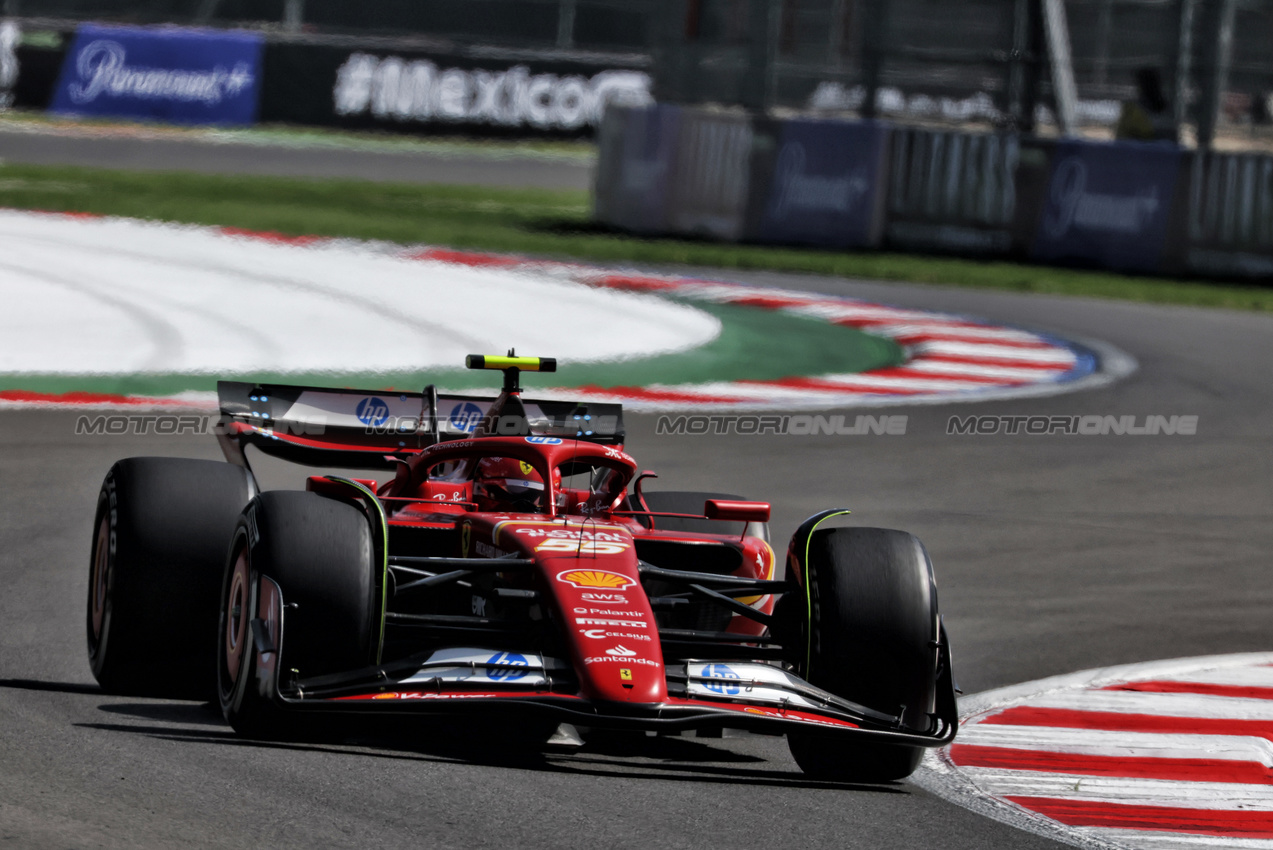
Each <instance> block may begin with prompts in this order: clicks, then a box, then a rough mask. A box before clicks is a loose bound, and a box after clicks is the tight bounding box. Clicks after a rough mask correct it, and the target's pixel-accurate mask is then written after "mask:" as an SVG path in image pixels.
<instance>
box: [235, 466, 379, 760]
mask: <svg viewBox="0 0 1273 850" xmlns="http://www.w3.org/2000/svg"><path fill="white" fill-rule="evenodd" d="M373 552H374V546H373V540H372V533H371V526H370V524H369V522H368V519H367V516H366V514H364V513H363V511H362V510H361V509H360V508H358V507H356V506H355V505H353V504H351V503H348V502H343V501H339V500H336V499H331V498H326V497H324V496H319V495H318V494H316V493H308V492H299V491H290V490H279V491H272V492H268V493H262V494H261V495H260V496H258V497H257V498H256V499H254V500H253V501H252V503H251V504H249V505H248V507H247V509H246V510H245V511H244V512H243V516H242V517H241V518H240V519H239V522H238V526H237V527H236V529H235V532H234V535H233V542H232V543H231V545H230V547H229V558H228V560H227V562H226V563H225V565H224V566H225V572H224V579H223V581H222V585H221V588H222V592H221V600H222V601H221V609H220V618H219V628H218V631H219V640H218V644H217V690H218V695H219V700H220V705H221V711H222V713H223V714H224V716H225V718H226V720H227V721H229V723H230V725H231V726H233V727H234V729H235V731H236V732H238V733H240V734H242V735H246V736H249V737H262V738H283V737H291V736H292V735H294V734H296V733H297V732H298V731H299V730H303V728H304V727H303V724H298V723H297V722H295V721H294V720H292V719H291V718H289V717H288V716H287V713H286V710H285V708H284V707H283V706H282V704H281V703H280V701H279V699H278V691H279V684H280V680H282V682H283V684H284V685H286V684H287V683H288V682H290V681H291V680H293V679H297V680H299V679H304V678H311V677H314V676H323V675H327V674H330V673H339V672H344V671H348V670H354V669H357V668H360V667H364V666H366V665H368V664H370V663H372V662H373V661H374V653H375V649H376V636H374V635H373V634H372V631H373V625H374V624H375V623H376V622H378V617H379V611H380V605H381V600H380V598H379V596H378V595H377V594H376V592H375V588H376V581H375V575H374V573H373ZM267 583H269V584H270V585H272V587H275V588H277V589H278V591H279V595H280V596H281V600H280V602H279V606H278V608H277V609H276V610H273V611H269V610H267V611H262V610H261V608H262V607H263V606H262V604H261V599H262V592H263V586H265V585H266V584H267ZM265 607H268V606H265ZM262 614H264V615H265V616H261V615H262ZM253 620H258V621H260V622H259V623H258V625H257V626H256V628H255V629H254V628H253V625H252V624H253ZM258 635H260V636H262V637H263V638H264V640H265V641H266V642H265V645H261V644H260V640H259V639H258ZM263 653H265V655H263ZM270 655H273V656H275V657H273V658H269V657H268V656H270Z"/></svg>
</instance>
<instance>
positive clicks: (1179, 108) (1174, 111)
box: [1171, 0, 1198, 139]
mask: <svg viewBox="0 0 1273 850" xmlns="http://www.w3.org/2000/svg"><path fill="white" fill-rule="evenodd" d="M1197 5H1198V3H1197V0H1179V6H1180V12H1179V14H1178V15H1177V16H1176V38H1175V42H1176V53H1175V59H1174V62H1173V63H1172V72H1173V73H1172V76H1173V77H1175V82H1174V84H1173V85H1172V92H1171V117H1172V123H1173V124H1175V128H1176V138H1177V139H1179V138H1180V125H1181V124H1183V123H1185V121H1186V119H1187V118H1188V111H1189V75H1190V74H1191V73H1192V71H1193V68H1192V62H1193V27H1194V19H1195V18H1196V17H1197V15H1196V14H1195V9H1196V8H1197Z"/></svg>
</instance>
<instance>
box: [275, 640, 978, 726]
mask: <svg viewBox="0 0 1273 850" xmlns="http://www.w3.org/2000/svg"><path fill="white" fill-rule="evenodd" d="M943 644H944V642H943ZM940 661H941V663H940V673H939V677H938V683H937V706H936V708H937V711H936V713H935V715H934V717H933V723H932V724H931V725H932V727H933V728H932V729H931V730H930V731H929V732H927V733H924V734H920V733H916V732H913V731H910V730H907V729H904V728H903V727H902V726H901V724H900V720H899V718H898V717H895V716H890V715H888V714H884V713H882V712H878V711H874V710H872V709H870V708H867V707H865V706H862V705H858V704H856V703H853V702H851V701H849V700H845V699H842V698H840V697H837V696H835V695H833V694H830V693H828V692H826V691H823V690H821V689H819V688H816V687H814V686H813V685H810V684H809V683H808V682H805V681H804V680H802V679H800V678H799V677H797V676H794V675H792V674H791V673H788V672H786V671H784V670H781V669H779V668H778V667H775V666H773V665H769V664H760V663H751V662H743V663H740V662H734V661H730V662H713V661H691V662H688V663H681V664H673V665H670V666H669V667H668V668H667V682H668V698H667V699H666V700H665V701H664V702H661V703H658V704H630V703H615V702H605V701H598V700H592V699H589V698H587V697H586V696H583V695H581V694H579V693H578V692H576V691H575V689H574V688H573V687H572V685H573V677H572V676H571V674H570V665H569V664H568V663H566V662H564V661H562V660H560V659H554V658H550V657H544V656H540V655H535V654H531V653H514V652H498V651H493V650H490V649H479V648H453V649H442V650H437V651H434V652H431V653H427V654H425V655H423V656H421V657H413V658H410V659H404V660H403V661H400V662H395V663H393V664H387V665H379V666H376V667H369V668H365V669H363V670H357V671H351V672H349V673H342V674H336V675H331V676H322V677H316V678H312V679H302V680H293V681H289V682H279V681H277V680H275V682H274V683H273V690H274V693H273V694H272V696H273V698H274V699H275V700H276V701H278V702H280V703H282V704H283V705H285V706H286V707H287V708H289V709H292V710H296V711H301V712H331V713H342V714H351V713H352V714H383V713H390V714H420V713H424V714H451V715H455V714H477V713H504V714H508V713H517V712H523V713H534V714H538V715H540V716H543V715H550V716H552V717H553V718H555V719H558V720H560V721H561V722H563V723H573V724H576V725H580V726H588V727H594V728H595V727H601V728H613V729H639V730H654V731H669V732H671V731H680V730H687V729H700V728H708V729H719V728H725V727H728V728H733V729H747V730H751V731H757V732H768V733H771V734H781V733H783V732H787V731H790V730H792V729H797V728H804V729H812V728H815V727H816V728H817V729H819V730H824V731H826V732H827V733H838V734H847V735H855V736H858V737H862V738H872V739H876V740H881V741H888V742H891V743H896V744H903V745H911V746H921V747H938V746H943V745H945V744H948V743H950V742H951V741H952V740H953V739H954V737H955V732H956V730H957V728H958V713H957V709H956V705H955V696H954V693H955V691H954V684H953V682H952V681H951V678H950V658H949V654H948V650H947V648H946V647H945V646H944V645H943V646H942V648H941V659H940Z"/></svg>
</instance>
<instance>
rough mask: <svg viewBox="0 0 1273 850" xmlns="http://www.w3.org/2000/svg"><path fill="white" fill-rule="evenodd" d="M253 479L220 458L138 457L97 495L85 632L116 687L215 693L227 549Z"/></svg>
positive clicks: (120, 690)
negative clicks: (219, 608)
mask: <svg viewBox="0 0 1273 850" xmlns="http://www.w3.org/2000/svg"><path fill="white" fill-rule="evenodd" d="M253 489H254V484H253V482H252V479H251V476H250V475H249V474H248V472H247V470H245V469H243V468H242V467H238V466H232V465H231V464H228V463H224V462H221V461H208V460H190V459H186V458H158V457H134V458H127V459H125V460H121V461H119V462H118V463H116V464H115V465H114V466H113V467H111V470H110V472H108V473H107V474H106V479H105V481H103V482H102V489H101V492H100V493H99V494H98V498H97V513H96V516H95V519H94V526H93V548H92V555H91V557H90V560H89V587H88V611H87V617H86V623H85V625H86V632H87V638H88V661H89V666H90V667H91V668H92V671H93V677H94V678H95V679H97V682H98V684H100V685H101V686H102V689H103V690H105V691H106V692H108V693H112V694H127V695H132V696H151V697H163V698H167V699H210V698H211V697H212V695H213V693H214V687H215V685H214V683H215V681H216V674H215V667H214V663H215V659H216V656H215V654H214V652H213V645H212V632H213V629H214V627H215V624H216V621H217V603H218V595H217V590H218V588H219V587H220V582H221V572H222V570H223V569H224V565H225V552H226V547H227V546H228V545H229V543H230V538H231V536H232V535H233V533H234V524H235V522H236V521H237V519H238V516H239V514H240V512H242V510H243V506H244V505H245V504H247V502H248V499H250V498H251V497H252V491H253Z"/></svg>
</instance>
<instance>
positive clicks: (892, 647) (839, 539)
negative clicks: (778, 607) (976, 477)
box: [784, 528, 940, 782]
mask: <svg viewBox="0 0 1273 850" xmlns="http://www.w3.org/2000/svg"><path fill="white" fill-rule="evenodd" d="M797 538H799V533H797ZM807 540H808V549H807V559H806V556H805V552H799V553H797V554H798V556H799V558H800V562H797V563H796V564H795V567H796V569H799V570H801V571H802V580H803V584H804V587H805V588H806V590H807V593H806V594H799V593H798V592H794V593H792V594H789V596H790V597H792V598H791V599H790V600H786V599H784V601H785V602H787V603H788V605H789V606H790V609H789V612H790V611H791V610H794V612H795V614H796V616H798V617H799V618H800V619H801V620H802V622H803V628H802V629H801V630H800V635H801V639H800V640H799V641H797V646H796V647H795V648H794V655H793V659H794V661H795V665H796V669H797V672H798V673H799V674H800V675H801V676H802V677H804V678H805V680H806V681H808V682H810V683H811V684H813V685H816V686H818V687H820V688H823V689H825V690H827V691H830V692H831V693H833V694H836V695H837V696H841V697H844V698H845V699H849V700H852V701H853V702H856V703H859V704H861V705H864V706H866V707H868V708H872V709H875V710H876V711H881V712H884V713H886V714H890V715H899V714H900V716H901V721H902V728H903V729H904V730H905V731H909V732H915V733H920V734H925V733H929V732H931V731H932V728H933V726H934V725H935V714H934V713H935V711H936V707H935V702H936V691H937V675H938V641H939V632H940V621H939V619H938V613H937V588H936V584H935V582H934V580H933V568H932V563H931V562H930V561H929V558H928V553H927V552H926V551H925V549H924V545H923V544H922V543H920V541H919V539H918V538H916V537H915V536H914V535H911V534H908V533H906V532H904V531H894V530H891V529H883V528H840V529H827V530H821V531H813V532H812V534H811V535H809V536H808V537H807ZM801 562H802V563H801ZM789 612H787V613H789ZM787 743H788V747H789V748H790V750H791V754H792V756H794V757H795V760H796V763H797V764H799V765H800V768H801V770H803V771H804V772H805V773H806V774H807V775H809V776H811V777H814V778H818V779H833V780H841V781H852V782H889V781H893V780H898V779H903V778H905V777H907V776H909V775H910V774H911V773H913V772H914V771H915V768H917V767H918V766H919V762H920V759H921V757H922V756H923V748H922V747H915V746H907V745H901V744H893V743H887V742H876V741H869V740H854V739H848V738H842V737H836V736H831V735H826V734H819V733H818V732H816V731H810V732H804V731H801V732H793V733H789V734H788V735H787Z"/></svg>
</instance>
